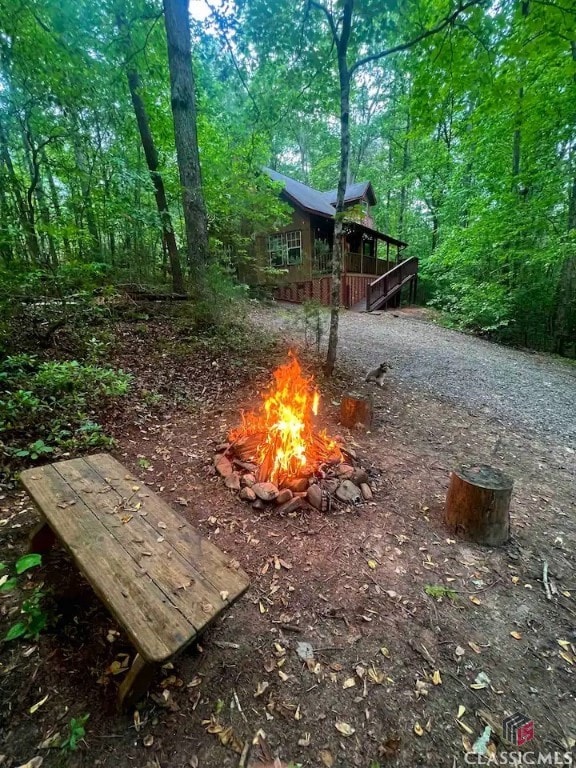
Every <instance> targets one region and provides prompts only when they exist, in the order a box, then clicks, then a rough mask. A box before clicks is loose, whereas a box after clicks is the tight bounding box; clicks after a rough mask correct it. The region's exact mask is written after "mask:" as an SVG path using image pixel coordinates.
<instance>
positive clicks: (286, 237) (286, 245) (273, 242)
mask: <svg viewBox="0 0 576 768" xmlns="http://www.w3.org/2000/svg"><path fill="white" fill-rule="evenodd" d="M291 252H292V253H291ZM266 253H267V254H268V261H269V263H270V265H271V266H272V267H298V266H300V265H301V264H302V262H303V257H304V254H303V251H302V230H301V229H291V230H290V231H288V232H274V233H272V234H270V235H268V237H267V239H266Z"/></svg>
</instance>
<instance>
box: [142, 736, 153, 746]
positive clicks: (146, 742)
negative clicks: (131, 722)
mask: <svg viewBox="0 0 576 768" xmlns="http://www.w3.org/2000/svg"><path fill="white" fill-rule="evenodd" d="M142 743H143V744H144V746H145V747H151V746H152V744H154V736H152V734H151V733H149V734H147V735H146V736H144V739H143V740H142Z"/></svg>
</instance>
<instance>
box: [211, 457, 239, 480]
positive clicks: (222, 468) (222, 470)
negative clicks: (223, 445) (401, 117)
mask: <svg viewBox="0 0 576 768" xmlns="http://www.w3.org/2000/svg"><path fill="white" fill-rule="evenodd" d="M214 466H215V467H216V472H218V474H219V475H220V477H229V476H230V475H231V474H232V472H233V471H234V470H233V469H232V464H231V463H230V462H229V461H228V459H227V458H226V456H224V455H223V454H221V453H219V454H217V455H216V456H215V457H214Z"/></svg>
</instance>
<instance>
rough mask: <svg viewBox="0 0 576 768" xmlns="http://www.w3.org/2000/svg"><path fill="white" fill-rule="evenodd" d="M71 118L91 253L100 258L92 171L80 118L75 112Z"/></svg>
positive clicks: (73, 143)
mask: <svg viewBox="0 0 576 768" xmlns="http://www.w3.org/2000/svg"><path fill="white" fill-rule="evenodd" d="M71 120H72V137H71V141H72V146H73V149H74V159H75V161H76V167H77V170H78V179H79V181H80V190H81V192H82V211H83V213H84V214H85V217H86V226H87V228H88V234H89V235H90V254H91V256H92V257H93V258H96V259H99V258H100V257H101V251H100V236H99V234H98V226H97V225H96V217H95V216H94V208H93V207H92V190H91V184H90V172H89V170H88V167H87V162H86V155H85V154H84V149H83V147H82V145H81V141H82V136H81V134H80V127H79V125H78V119H77V117H76V115H75V114H72V115H71Z"/></svg>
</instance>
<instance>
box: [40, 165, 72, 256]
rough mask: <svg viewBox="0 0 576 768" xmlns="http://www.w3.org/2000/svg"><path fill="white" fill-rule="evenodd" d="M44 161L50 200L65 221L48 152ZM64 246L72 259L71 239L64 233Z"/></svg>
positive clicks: (59, 219) (59, 217) (59, 216)
mask: <svg viewBox="0 0 576 768" xmlns="http://www.w3.org/2000/svg"><path fill="white" fill-rule="evenodd" d="M42 161H43V163H44V166H45V168H46V178H47V179H48V189H49V190H50V201H51V203H52V208H53V209H54V214H55V216H56V219H57V220H58V221H60V222H62V223H64V222H63V221H62V208H61V206H60V198H59V197H58V190H57V189H56V184H55V183H54V176H53V174H52V169H51V168H50V163H49V161H48V157H47V156H46V153H43V154H42ZM62 246H63V248H64V255H65V257H66V259H67V261H71V260H72V247H71V245H70V240H69V239H68V237H67V236H66V235H65V234H63V235H62Z"/></svg>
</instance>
